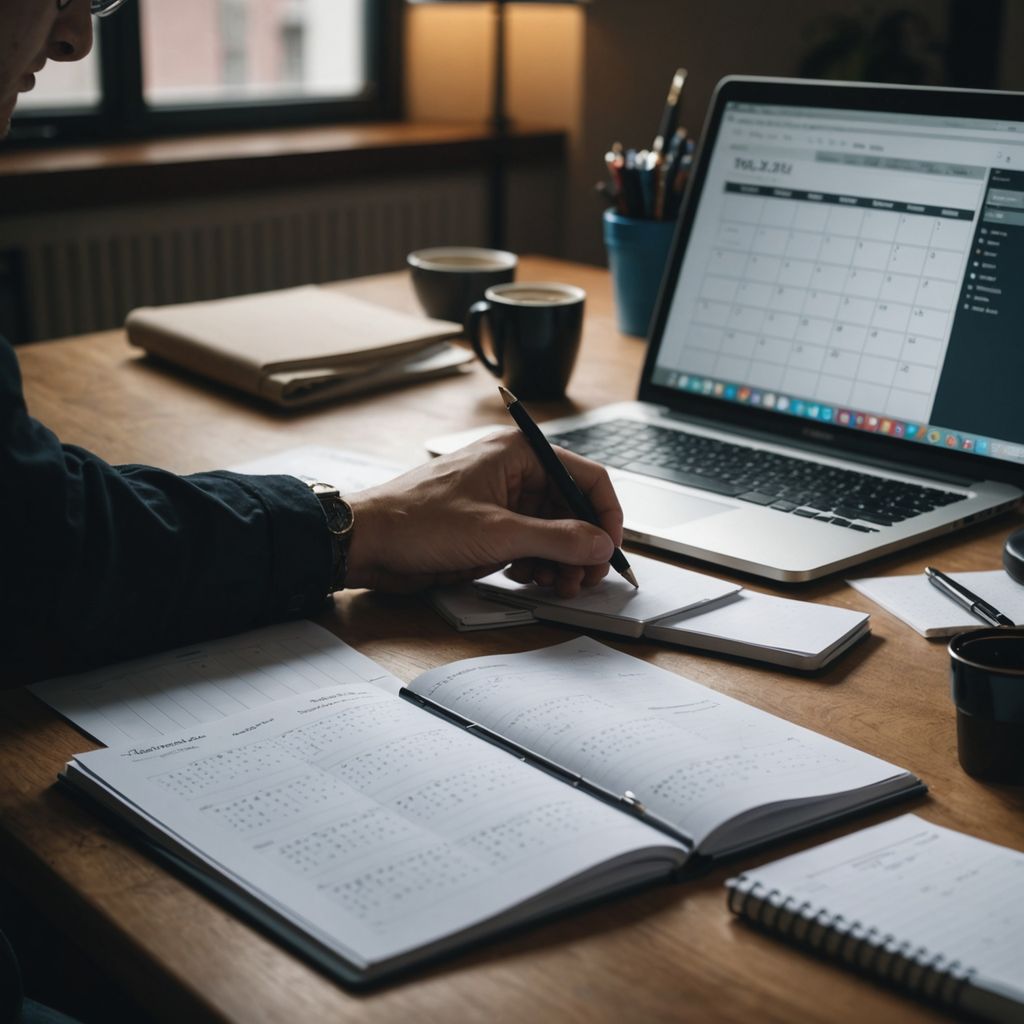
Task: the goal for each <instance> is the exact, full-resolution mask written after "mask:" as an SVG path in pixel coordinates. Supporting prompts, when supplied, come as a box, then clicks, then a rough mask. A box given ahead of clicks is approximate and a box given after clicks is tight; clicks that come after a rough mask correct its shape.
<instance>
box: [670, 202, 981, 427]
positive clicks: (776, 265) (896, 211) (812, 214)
mask: <svg viewBox="0 0 1024 1024" xmlns="http://www.w3.org/2000/svg"><path fill="white" fill-rule="evenodd" d="M725 191H726V195H725V197H724V202H723V208H722V213H721V218H720V220H719V224H718V229H717V237H716V241H715V245H714V247H713V249H712V251H711V254H710V258H709V260H708V262H707V264H706V267H705V269H704V272H703V280H702V283H701V288H700V292H699V298H698V301H697V308H696V311H695V316H694V319H693V322H692V328H691V330H690V331H689V332H688V336H687V339H686V345H685V349H686V355H685V362H686V369H687V371H688V372H690V373H694V374H705V375H707V376H711V377H715V378H718V379H720V380H733V381H741V382H744V383H745V384H748V385H750V386H751V387H755V388H763V389H765V390H774V391H780V392H784V393H787V394H791V395H803V396H808V397H813V398H814V399H815V400H816V401H820V402H823V403H831V404H833V405H843V406H847V407H850V408H855V409H858V408H859V409H868V410H872V411H873V412H877V413H879V414H881V415H886V416H892V417H895V418H900V419H905V420H917V421H927V419H928V413H929V410H930V406H931V401H932V396H933V395H934V390H935V386H936V383H937V379H938V374H939V372H940V369H941V366H942V361H943V358H944V356H945V348H946V344H947V339H948V337H949V329H950V325H951V322H952V318H953V315H954V312H955V309H956V304H957V301H958V296H959V290H960V289H959V282H960V280H961V276H962V274H963V272H964V269H965V263H966V262H967V260H968V257H969V253H970V246H971V238H972V230H973V212H972V211H969V210H949V209H938V208H934V207H928V206H923V205H920V206H919V205H915V204H910V203H905V202H895V201H890V200H885V199H878V198H871V199H866V198H862V197H856V196H841V197H839V196H823V195H822V194H820V193H801V192H797V191H795V190H789V189H771V188H762V187H758V186H743V185H737V184H735V183H731V182H730V183H727V184H726V186H725Z"/></svg>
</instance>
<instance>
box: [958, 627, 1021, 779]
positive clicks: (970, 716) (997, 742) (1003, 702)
mask: <svg viewBox="0 0 1024 1024" xmlns="http://www.w3.org/2000/svg"><path fill="white" fill-rule="evenodd" d="M949 656H950V660H951V663H952V682H953V703H954V705H956V733H957V752H958V754H959V757H960V765H961V767H962V768H963V769H964V771H965V772H967V774H968V775H973V776H974V777H975V778H976V779H984V780H985V781H986V782H1009V783H1017V784H1020V783H1024V628H1021V627H1019V626H993V627H992V628H991V629H972V630H971V631H970V632H969V633H960V634H959V635H958V636H955V637H953V639H952V640H951V641H950V642H949Z"/></svg>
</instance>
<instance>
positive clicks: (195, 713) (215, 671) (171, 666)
mask: <svg viewBox="0 0 1024 1024" xmlns="http://www.w3.org/2000/svg"><path fill="white" fill-rule="evenodd" d="M349 682H369V683H373V684H374V685H376V686H380V687H382V688H384V689H385V690H387V691H388V692H390V693H397V692H398V690H399V689H400V688H401V685H402V684H401V682H400V681H399V680H398V679H396V678H395V677H394V676H392V675H391V674H390V673H389V672H386V671H385V670H384V669H383V668H381V666H380V665H378V664H377V663H376V662H375V661H372V660H371V659H370V658H367V657H366V656H365V655H363V654H360V653H359V652H358V651H356V650H354V649H353V648H351V647H349V645H348V644H346V643H343V642H342V641H341V640H339V639H338V638H337V637H336V636H335V635H334V634H333V633H330V632H328V631H327V630H326V629H323V628H322V627H320V626H317V625H315V624H314V623H312V622H308V621H306V620H299V621H297V622H284V623H281V624H280V625H275V626H268V627H266V628H265V629H256V630H252V631H251V632H249V633H240V634H238V635H237V636H230V637H225V638H224V639H222V640H210V641H208V642H206V643H199V644H190V645H188V646H186V647H178V648H175V649H174V650H171V651H163V652H161V653H160V654H154V655H150V656H149V657H146V658H138V659H135V660H133V661H125V662H121V663H120V664H118V665H110V666H108V667H106V668H101V669H96V670H95V671H93V672H84V673H82V674H80V675H74V676H61V677H59V678H57V679H47V680H43V681H42V682H39V683H34V684H33V685H32V686H31V687H30V689H31V690H32V692H33V693H34V694H35V695H36V696H37V697H39V698H40V699H41V700H43V701H45V702H46V703H47V704H49V705H50V707H52V708H53V709H54V710H55V711H58V712H59V713H60V714H62V715H63V716H64V717H65V718H67V719H69V720H70V721H71V722H72V723H74V724H75V725H77V726H78V727H79V728H80V729H82V730H83V731H84V732H87V733H88V734H89V735H90V736H92V737H93V738H94V739H97V740H99V741H100V743H106V744H107V745H108V746H117V745H120V744H122V743H126V742H128V741H132V740H134V741H143V740H156V739H159V738H161V737H163V736H167V735H170V734H172V733H177V732H180V731H181V730H182V729H186V728H192V727H195V726H199V725H203V724H205V723H208V722H213V721H216V720H217V719H218V718H224V717H226V716H229V715H234V714H237V713H238V712H239V711H246V710H247V709H249V708H254V707H261V706H262V705H265V704H269V703H271V702H272V701H275V700H280V699H282V698H284V697H290V696H292V695H294V694H297V693H308V692H310V691H311V690H319V689H321V688H322V687H325V686H337V685H338V684H339V683H349Z"/></svg>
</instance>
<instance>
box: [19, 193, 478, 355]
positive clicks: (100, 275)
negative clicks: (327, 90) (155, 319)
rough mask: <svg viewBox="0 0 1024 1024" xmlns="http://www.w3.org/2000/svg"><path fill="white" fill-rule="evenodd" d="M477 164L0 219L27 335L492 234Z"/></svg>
mask: <svg viewBox="0 0 1024 1024" xmlns="http://www.w3.org/2000/svg"><path fill="white" fill-rule="evenodd" d="M486 211H487V197H486V187H485V184H484V182H483V181H482V180H481V177H480V176H479V175H478V174H466V175H462V174H449V173H446V174H443V175H437V176H418V177H417V178H416V179H415V180H410V179H406V178H393V179H384V180H378V181H373V182H357V183H345V184H344V185H328V186H321V185H318V186H316V187H315V188H309V189H306V190H303V191H301V192H297V191H295V190H289V191H287V192H283V191H281V192H260V193H245V194H244V195H241V196H235V197H228V198H224V197H219V198H215V199H200V200H195V201H175V202H173V203H171V202H168V203H163V204H147V205H145V206H119V207H114V208H110V209H94V210H85V211H78V212H72V213H66V212H60V213H53V214H44V215H38V214H36V215H33V216H31V217H8V218H5V219H3V220H0V252H8V253H10V254H12V255H13V258H14V260H16V262H17V265H18V267H19V275H18V276H19V279H20V283H21V287H22V288H23V289H24V294H23V295H22V297H21V299H22V302H21V305H22V309H23V310H24V316H23V318H22V319H23V320H25V321H26V323H25V326H24V327H23V332H22V333H23V334H24V336H23V337H15V338H13V339H12V340H15V341H29V340H34V339H39V338H54V337H61V336H64V335H68V334H81V333H84V332H87V331H98V330H105V329H107V328H111V327H118V326H120V325H121V324H122V323H123V322H124V318H125V314H126V313H127V312H128V311H129V310H130V309H133V308H134V307H135V306H144V305H159V304H162V303H170V302H188V301H192V300H197V299H212V298H220V297H222V296H225V295H240V294H244V293H247V292H254V291H265V290H267V289H271V288H287V287H290V286H292V285H299V284H309V283H317V282H322V281H332V280H339V279H342V278H347V277H357V276H360V275H363V274H375V273H382V272H384V271H389V270H397V269H399V268H401V267H403V266H404V265H405V256H406V253H408V252H409V251H410V250H412V249H417V248H422V247H424V246H428V245H484V244H486V241H485V240H486V237H487V223H486Z"/></svg>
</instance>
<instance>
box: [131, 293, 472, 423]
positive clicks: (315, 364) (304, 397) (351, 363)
mask: <svg viewBox="0 0 1024 1024" xmlns="http://www.w3.org/2000/svg"><path fill="white" fill-rule="evenodd" d="M125 326H126V327H127V330H128V340H129V341H130V342H131V343H132V344H133V345H137V346H138V347H139V348H143V349H145V350H146V351H147V352H150V353H152V354H153V355H156V356H159V357H160V358H162V359H166V360H168V361H169V362H172V363H176V364H177V365H179V366H182V367H184V368H185V369H188V370H192V371H193V372H195V373H198V374H201V375H203V376H205V377H211V378H213V379H214V380H217V381H220V382H221V383H222V384H227V385H229V386H230V387H234V388H238V389H239V390H242V391H246V392H248V393H250V394H253V395H258V396H260V397H261V398H265V399H267V400H269V401H272V402H275V403H276V404H278V405H285V406H295V405H305V404H310V403H312V402H316V401H323V400H325V399H328V398H334V397H340V396H342V395H347V394H354V393H356V392H359V391H368V390H371V389H374V388H378V387H383V386H387V385H390V384H396V383H405V382H409V381H412V380H418V379H423V378H425V377H431V376H437V375H439V374H442V373H449V372H452V371H453V370H454V369H455V368H456V367H458V366H459V365H461V364H462V363H464V362H466V361H467V360H469V359H470V358H471V356H470V355H469V353H468V352H466V351H464V350H462V349H458V348H454V347H452V346H450V345H447V344H445V341H446V339H449V338H453V337H456V336H457V335H458V334H459V333H460V327H459V325H458V324H455V323H449V322H448V321H446V320H431V319H428V318H427V317H422V316H414V315H411V314H408V313H400V312H396V311H395V310H392V309H388V308H386V307H383V306H377V305H374V304H372V303H369V302H363V301H362V300H361V299H355V298H352V297H351V296H348V295H343V294H341V293H339V292H336V291H331V290H329V289H325V288H318V287H316V286H314V285H309V286H306V287H301V288H287V289H284V290H283V291H274V292H261V293H259V294H255V295H241V296H236V297H234V298H228V299H216V300H213V301H210V302H189V303H183V304H181V305H174V306H158V307H143V308H140V309H135V310H132V312H131V313H129V314H128V319H127V321H126V323H125Z"/></svg>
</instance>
